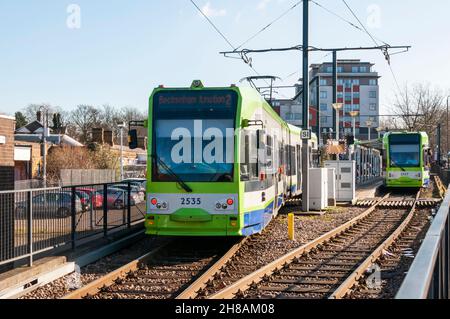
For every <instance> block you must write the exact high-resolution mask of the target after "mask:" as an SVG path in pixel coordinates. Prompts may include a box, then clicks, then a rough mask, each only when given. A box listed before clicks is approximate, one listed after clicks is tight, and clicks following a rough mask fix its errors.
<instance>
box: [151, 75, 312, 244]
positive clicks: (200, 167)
mask: <svg viewBox="0 0 450 319" xmlns="http://www.w3.org/2000/svg"><path fill="white" fill-rule="evenodd" d="M149 102H150V103H149V104H150V105H149V106H150V107H149V119H148V122H147V124H148V132H149V150H148V155H149V156H148V157H149V160H148V164H147V166H148V169H147V171H148V172H147V175H148V179H147V180H148V183H147V184H148V185H147V197H148V198H147V215H146V222H145V226H146V232H147V234H149V235H162V236H250V235H252V234H255V233H259V232H261V231H262V230H263V229H264V228H265V227H266V226H267V225H268V224H269V222H270V221H271V220H272V218H273V217H275V216H276V215H277V214H278V211H279V209H280V208H281V207H282V206H283V205H284V203H285V201H286V199H288V198H289V197H294V196H298V195H300V194H301V183H302V177H301V152H302V141H301V129H299V128H297V127H294V126H290V125H288V124H287V123H286V122H284V121H283V120H282V119H281V118H280V117H279V116H278V115H277V113H276V112H275V111H274V110H273V109H272V107H271V106H270V105H269V104H268V103H267V102H266V101H265V100H264V99H263V98H262V97H261V95H260V94H259V93H258V92H257V91H256V90H254V89H252V88H240V87H236V86H230V87H225V88H205V87H203V85H202V83H201V82H200V81H194V82H193V84H192V86H191V87H190V88H164V87H163V86H161V87H159V88H157V89H155V90H154V92H153V94H152V95H151V97H150V101H149ZM316 147H317V137H316V136H315V135H313V138H312V140H311V142H310V148H316Z"/></svg>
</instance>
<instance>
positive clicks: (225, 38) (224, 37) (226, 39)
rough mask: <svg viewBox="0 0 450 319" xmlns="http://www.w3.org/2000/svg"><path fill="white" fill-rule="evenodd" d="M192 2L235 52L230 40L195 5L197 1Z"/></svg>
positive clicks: (192, 0)
mask: <svg viewBox="0 0 450 319" xmlns="http://www.w3.org/2000/svg"><path fill="white" fill-rule="evenodd" d="M190 1H191V3H192V4H193V5H194V6H195V7H196V8H197V10H198V12H200V13H201V15H203V16H204V17H205V19H206V20H207V21H208V22H209V24H211V26H212V27H213V28H214V29H215V30H216V31H217V33H218V34H219V35H220V36H221V37H222V38H223V39H224V40H225V41H226V42H227V43H228V45H229V46H230V47H231V48H232V49H233V50H235V49H236V48H235V47H234V46H233V45H232V44H231V42H230V41H229V40H228V38H227V37H226V36H225V35H224V34H223V33H222V32H221V31H220V30H219V28H218V27H216V25H215V24H214V22H212V21H211V19H210V18H209V17H208V16H207V15H206V14H205V13H204V12H203V10H202V9H200V7H199V6H198V5H197V4H196V3H195V1H194V0H190Z"/></svg>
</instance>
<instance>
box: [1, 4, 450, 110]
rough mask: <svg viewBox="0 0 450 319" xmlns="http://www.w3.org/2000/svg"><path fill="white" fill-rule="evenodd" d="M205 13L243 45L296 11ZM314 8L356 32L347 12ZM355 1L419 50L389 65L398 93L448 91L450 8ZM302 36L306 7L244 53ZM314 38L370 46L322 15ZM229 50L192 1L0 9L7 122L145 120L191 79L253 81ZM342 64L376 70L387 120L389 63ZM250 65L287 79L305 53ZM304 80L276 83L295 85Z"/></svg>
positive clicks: (387, 31)
mask: <svg viewBox="0 0 450 319" xmlns="http://www.w3.org/2000/svg"><path fill="white" fill-rule="evenodd" d="M196 2H197V3H198V5H199V6H200V7H201V8H203V9H204V11H205V12H206V13H207V14H208V15H209V16H210V18H211V19H212V20H213V21H214V22H215V23H216V24H217V26H218V27H219V29H220V30H221V31H223V33H224V34H225V35H226V36H227V37H228V38H229V40H230V41H231V42H232V43H233V45H235V46H237V45H239V44H240V43H241V42H243V41H245V40H246V39H248V38H249V37H250V36H251V35H252V34H254V33H255V32H256V31H258V30H259V29H261V28H262V27H263V26H265V25H266V24H267V23H268V22H270V21H271V20H273V19H275V18H276V17H277V16H279V15H280V14H281V13H283V12H284V11H285V10H287V9H288V8H289V7H291V6H292V5H293V4H294V3H296V2H297V0H246V1H238V0H209V1H208V0H196ZM317 2H318V3H320V4H322V5H323V6H325V7H327V8H329V9H330V10H332V11H334V12H336V13H338V14H339V15H341V16H343V17H345V18H346V19H349V20H351V21H354V22H355V23H356V21H355V20H354V18H353V17H352V16H351V14H350V13H349V12H348V11H347V9H346V7H345V5H344V4H343V3H342V1H340V0H317ZM347 2H348V3H349V5H351V6H352V8H353V9H354V10H355V11H356V13H357V14H358V16H359V17H360V18H361V20H362V21H363V22H364V23H365V24H367V25H368V28H369V31H370V32H371V33H373V34H374V35H375V36H376V37H377V38H380V39H381V40H383V41H385V42H387V43H390V44H392V45H406V44H408V45H412V46H413V48H412V50H411V51H410V52H409V53H406V54H401V55H395V56H393V57H392V67H393V69H394V71H395V74H396V75H397V78H398V81H399V82H400V84H401V85H402V84H404V83H405V82H408V83H414V82H429V83H431V84H433V85H437V86H439V87H441V88H442V89H445V90H448V89H450V76H449V74H450V62H449V58H450V41H449V33H450V32H449V31H450V26H449V24H448V17H447V15H448V12H450V2H449V1H446V0H434V1H430V2H426V4H425V2H423V1H419V0H396V1H389V0H378V1H377V0H358V1H356V0H347ZM70 4H77V5H78V6H79V8H80V9H81V12H80V17H81V24H80V28H79V29H70V28H68V27H67V19H68V17H69V15H70V14H69V13H68V12H67V8H68V6H69V5H70ZM374 10H375V11H374ZM377 12H379V15H378V14H377ZM377 16H378V17H379V19H377ZM301 25H302V20H301V6H299V7H297V8H296V9H295V10H293V11H292V12H290V13H289V14H288V15H287V16H286V17H285V18H283V19H282V20H280V21H279V22H277V23H276V24H274V25H273V27H271V28H270V29H268V30H267V31H265V32H264V33H262V34H261V35H260V36H258V37H257V38H255V39H254V40H253V41H251V42H250V43H248V44H247V45H246V47H247V48H265V47H278V46H291V45H296V44H300V43H301V40H302V39H301ZM310 28H311V36H310V39H311V45H315V46H321V47H334V46H371V45H373V42H372V41H371V40H370V38H369V37H368V36H367V34H364V33H362V32H360V31H358V30H356V29H354V28H352V27H351V26H350V25H348V24H346V23H344V22H342V21H341V20H339V19H337V18H336V17H335V16H333V15H330V14H329V13H328V12H326V11H324V10H323V9H321V8H319V7H317V6H316V5H314V4H311V27H310ZM227 49H229V46H228V44H227V43H226V42H225V41H224V40H223V39H222V38H221V37H220V36H219V35H218V34H217V33H216V32H215V31H214V30H213V29H212V28H211V26H210V25H209V24H208V23H207V22H206V20H205V19H204V18H203V17H202V16H200V14H199V13H198V12H197V11H196V10H195V8H194V7H193V5H192V4H191V3H190V1H189V0H169V1H157V0H129V1H123V0H109V1H106V0H71V1H64V0H40V1H34V0H22V1H12V0H0V88H1V92H0V112H2V113H7V114H8V113H9V114H12V113H14V112H15V111H17V110H19V109H21V108H23V107H25V106H27V105H28V104H30V103H49V104H52V105H58V106H61V107H63V108H64V109H66V110H70V109H73V108H75V107H76V105H79V104H92V105H102V104H105V103H109V104H111V105H114V106H118V107H121V106H135V107H138V108H140V109H141V110H146V108H147V100H148V96H149V95H150V93H151V91H152V89H153V88H154V87H155V86H157V85H159V84H165V85H166V86H188V85H190V83H191V82H192V80H193V79H202V80H203V82H204V83H205V85H208V86H216V85H217V86H223V85H229V84H231V83H238V82H239V80H240V79H241V78H243V77H245V76H248V75H250V74H252V71H251V70H250V69H249V68H248V66H246V65H245V64H244V63H243V62H241V61H239V60H233V59H226V58H224V57H222V56H221V55H219V54H218V52H219V51H221V50H227ZM324 55H325V54H324V53H315V54H313V55H312V57H311V62H321V61H324V59H323V56H324ZM339 57H340V58H361V59H363V60H367V61H371V62H374V63H375V64H376V66H375V69H376V70H377V71H378V72H379V73H380V75H381V76H382V79H381V82H380V84H381V105H382V112H383V113H388V112H389V105H390V101H391V100H392V98H393V94H394V92H395V84H394V81H393V77H392V75H391V73H390V71H389V68H388V66H387V64H386V62H385V60H384V58H383V56H382V54H381V53H380V52H379V51H376V52H375V51H374V52H358V53H356V52H354V53H342V54H341V55H340V56H339ZM329 59H330V57H326V58H325V60H329ZM253 61H254V62H253V63H254V67H255V69H256V70H257V71H258V72H259V73H261V74H271V75H276V76H279V77H281V78H286V76H287V75H289V74H292V73H293V72H295V71H297V70H300V65H301V58H300V53H299V52H291V53H276V54H267V55H255V56H254V57H253ZM300 76H301V74H300V73H298V74H295V75H294V76H291V77H290V78H287V79H285V81H284V82H280V83H279V84H281V85H288V84H293V83H294V82H295V80H296V79H297V78H299V77H300ZM284 94H285V95H289V93H288V92H285V93H284Z"/></svg>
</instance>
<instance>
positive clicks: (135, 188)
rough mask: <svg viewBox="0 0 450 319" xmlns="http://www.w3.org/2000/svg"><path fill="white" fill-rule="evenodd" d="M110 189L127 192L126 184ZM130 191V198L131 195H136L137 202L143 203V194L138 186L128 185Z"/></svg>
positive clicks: (116, 185)
mask: <svg viewBox="0 0 450 319" xmlns="http://www.w3.org/2000/svg"><path fill="white" fill-rule="evenodd" d="M112 187H114V188H119V189H121V190H124V191H126V192H128V184H115V185H113V186H112ZM130 189H131V195H132V196H133V194H138V197H139V202H143V201H145V192H144V191H143V190H142V188H141V187H140V186H137V185H133V184H130Z"/></svg>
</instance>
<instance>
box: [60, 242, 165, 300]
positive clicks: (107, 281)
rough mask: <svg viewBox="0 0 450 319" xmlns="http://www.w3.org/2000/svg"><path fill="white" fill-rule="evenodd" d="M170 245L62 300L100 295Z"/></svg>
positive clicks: (163, 245)
mask: <svg viewBox="0 0 450 319" xmlns="http://www.w3.org/2000/svg"><path fill="white" fill-rule="evenodd" d="M169 243H170V241H168V242H166V243H164V244H162V245H161V246H159V247H157V248H155V249H154V250H152V251H151V252H149V253H147V254H145V255H144V256H141V257H139V258H137V259H135V260H133V261H132V262H130V263H128V264H126V265H124V266H122V267H120V268H118V269H116V270H114V271H113V272H110V273H108V274H106V275H105V276H103V277H101V278H98V279H97V280H95V281H93V282H91V283H89V284H87V285H86V286H84V287H82V288H80V289H77V290H75V291H73V292H72V293H69V294H67V295H65V296H64V297H63V298H61V299H83V298H84V297H86V296H88V295H91V296H92V295H96V294H98V293H99V292H100V291H101V289H102V288H104V287H108V286H111V285H113V284H114V283H115V281H116V280H117V279H119V278H122V277H124V276H126V275H127V274H128V273H129V272H132V271H136V270H138V269H139V265H141V264H143V263H145V262H146V261H148V260H149V259H151V258H152V257H153V256H154V255H155V254H157V253H158V252H159V251H161V249H163V248H165V247H166V246H167V245H168V244H169Z"/></svg>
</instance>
